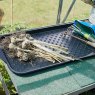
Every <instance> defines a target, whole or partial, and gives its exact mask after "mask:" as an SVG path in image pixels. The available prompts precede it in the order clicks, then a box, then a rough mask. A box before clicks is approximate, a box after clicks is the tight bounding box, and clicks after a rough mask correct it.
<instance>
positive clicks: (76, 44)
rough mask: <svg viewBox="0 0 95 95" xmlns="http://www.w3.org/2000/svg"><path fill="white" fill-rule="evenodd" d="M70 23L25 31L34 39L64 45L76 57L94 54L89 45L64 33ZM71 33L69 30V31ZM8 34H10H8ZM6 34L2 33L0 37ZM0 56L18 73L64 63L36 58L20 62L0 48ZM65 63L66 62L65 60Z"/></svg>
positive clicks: (21, 73) (94, 50)
mask: <svg viewBox="0 0 95 95" xmlns="http://www.w3.org/2000/svg"><path fill="white" fill-rule="evenodd" d="M71 25H72V23H71V24H65V25H58V26H51V27H43V28H39V29H34V30H33V29H32V30H28V31H26V33H29V34H31V36H33V37H34V38H35V39H38V40H41V41H45V42H48V43H52V44H56V45H60V46H65V47H67V48H68V49H69V52H70V54H71V55H72V56H74V57H76V58H84V57H87V56H92V55H94V52H95V49H94V48H92V47H91V46H88V45H86V44H84V43H83V42H81V41H79V40H77V39H75V38H73V37H71V36H68V35H64V32H66V31H67V30H68V27H70V26H71ZM69 32H70V33H71V31H69ZM8 35H10V34H8ZM3 36H7V35H2V36H0V37H3ZM0 58H1V59H2V60H3V61H5V63H6V64H7V65H8V67H9V69H10V70H11V71H12V72H14V73H16V74H19V75H23V74H27V73H31V72H36V71H39V70H43V69H47V68H48V69H49V68H50V67H55V66H59V65H64V64H65V63H51V62H48V61H46V60H41V59H39V58H38V59H37V60H36V61H35V62H32V63H31V62H21V61H19V60H18V59H16V58H10V57H9V56H8V55H7V54H6V53H5V52H4V51H3V50H2V49H0ZM66 63H67V62H66Z"/></svg>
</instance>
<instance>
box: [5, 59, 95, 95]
mask: <svg viewBox="0 0 95 95" xmlns="http://www.w3.org/2000/svg"><path fill="white" fill-rule="evenodd" d="M5 67H6V69H7V71H8V73H9V75H10V77H11V79H12V82H13V84H14V86H15V87H16V90H17V92H18V93H19V95H78V94H79V93H81V92H84V91H86V90H90V89H92V88H95V57H91V58H89V59H85V60H82V61H76V62H71V63H70V64H65V65H62V66H59V67H55V68H52V69H49V70H46V71H45V70H44V71H40V72H38V73H34V74H33V73H31V74H29V75H25V76H18V75H16V74H14V73H12V72H11V71H10V70H9V68H8V67H7V65H6V64H5Z"/></svg>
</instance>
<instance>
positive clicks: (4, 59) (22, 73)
mask: <svg viewBox="0 0 95 95" xmlns="http://www.w3.org/2000/svg"><path fill="white" fill-rule="evenodd" d="M72 24H73V23H72V22H70V23H67V24H59V25H52V26H46V27H41V28H34V29H28V30H25V32H26V33H29V32H31V33H32V31H38V30H45V29H46V30H47V29H50V30H51V29H52V30H55V29H60V28H64V27H65V28H66V27H69V26H71V25H72ZM14 33H16V32H14ZM14 33H9V34H4V35H0V37H3V36H9V35H12V34H14ZM20 33H21V32H20ZM1 51H2V54H3V58H1V59H2V60H3V61H4V62H5V63H6V64H7V65H8V67H9V69H10V70H11V71H12V72H14V73H15V74H17V75H25V74H28V73H34V72H37V71H41V70H45V69H49V68H54V67H57V66H61V65H65V64H68V63H71V62H75V61H79V60H74V61H68V62H65V63H63V62H62V63H56V64H51V65H48V66H44V67H41V68H38V69H34V70H33V71H27V72H18V71H15V70H14V69H13V68H11V66H10V62H9V60H8V59H7V57H6V54H4V51H3V50H1ZM93 56H95V54H92V55H88V56H85V57H83V58H82V59H85V58H89V57H93Z"/></svg>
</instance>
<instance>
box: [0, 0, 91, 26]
mask: <svg viewBox="0 0 95 95" xmlns="http://www.w3.org/2000/svg"><path fill="white" fill-rule="evenodd" d="M71 1H72V0H64V3H65V4H64V5H63V11H62V19H63V18H64V15H65V14H66V11H67V9H68V7H69V5H70V3H71ZM58 2H59V0H28V1H27V0H13V23H14V24H15V23H25V24H27V25H29V26H31V27H39V26H46V25H51V24H55V23H56V17H57V10H58ZM0 8H1V9H3V10H4V13H5V14H4V17H3V21H2V24H11V19H12V16H11V11H12V7H11V0H2V1H0ZM90 9H91V6H89V5H87V4H84V3H83V2H82V1H81V0H77V2H76V4H75V6H74V8H73V10H72V12H71V14H70V16H69V18H68V20H67V21H72V20H75V19H84V18H87V17H89V13H90Z"/></svg>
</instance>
